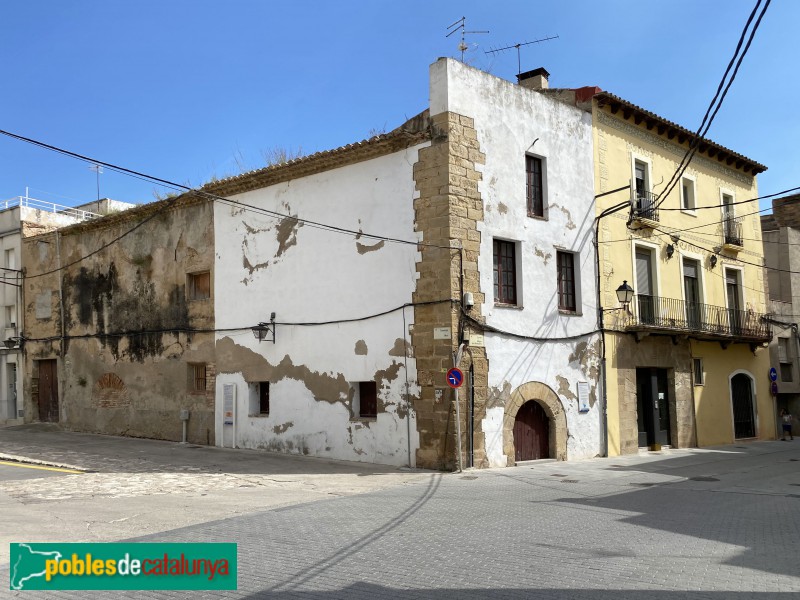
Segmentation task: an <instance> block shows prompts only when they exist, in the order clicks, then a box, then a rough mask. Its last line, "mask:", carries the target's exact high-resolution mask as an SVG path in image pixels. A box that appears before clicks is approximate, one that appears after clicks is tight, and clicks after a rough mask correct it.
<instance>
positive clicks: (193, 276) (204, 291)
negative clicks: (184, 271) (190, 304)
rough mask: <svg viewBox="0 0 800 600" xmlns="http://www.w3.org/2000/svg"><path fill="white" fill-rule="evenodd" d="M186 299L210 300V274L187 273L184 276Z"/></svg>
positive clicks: (206, 272)
mask: <svg viewBox="0 0 800 600" xmlns="http://www.w3.org/2000/svg"><path fill="white" fill-rule="evenodd" d="M186 297H187V298H188V299H189V300H205V299H206V298H211V273H210V272H209V271H204V272H202V273H189V274H188V275H187V276H186Z"/></svg>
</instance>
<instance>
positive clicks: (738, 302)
mask: <svg viewBox="0 0 800 600" xmlns="http://www.w3.org/2000/svg"><path fill="white" fill-rule="evenodd" d="M741 277H742V273H741V271H736V270H734V269H726V270H725V293H726V295H727V297H728V322H729V323H730V326H731V332H732V333H733V334H734V335H738V334H740V333H741V332H742V328H743V327H744V322H743V316H744V311H742V282H741Z"/></svg>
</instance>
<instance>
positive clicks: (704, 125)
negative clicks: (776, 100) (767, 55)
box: [655, 0, 772, 208]
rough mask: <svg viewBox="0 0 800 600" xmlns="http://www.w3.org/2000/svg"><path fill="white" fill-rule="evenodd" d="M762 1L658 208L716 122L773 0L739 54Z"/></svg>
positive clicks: (757, 3) (661, 196) (767, 1)
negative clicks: (734, 64)
mask: <svg viewBox="0 0 800 600" xmlns="http://www.w3.org/2000/svg"><path fill="white" fill-rule="evenodd" d="M761 1H762V0H757V2H756V5H755V7H754V8H753V10H752V12H751V13H750V16H749V17H748V19H747V23H746V24H745V26H744V29H742V34H741V36H740V37H739V42H738V43H737V45H736V51H735V52H734V54H733V57H732V58H731V60H730V62H729V63H728V67H727V68H726V69H725V73H724V74H723V76H722V79H721V80H720V83H719V86H718V87H717V92H716V94H714V98H713V99H712V100H711V103H710V104H709V106H708V109H707V110H706V114H705V115H704V116H703V120H702V122H701V123H700V127H698V129H697V131H696V132H695V134H694V137H693V138H692V141H691V142H690V144H689V149H688V150H687V151H686V154H685V155H684V158H683V159H682V160H681V162H680V164H679V165H678V168H677V169H676V171H675V173H673V175H672V177H670V180H669V181H668V182H667V186H666V187H665V188H664V191H663V192H661V194H659V195H658V197H657V199H656V204H655V208H658V207H659V206H661V205H662V204H663V203H664V202H665V201H666V199H667V197H668V196H669V194H670V193H671V192H672V190H673V189H674V188H675V186H676V185H677V184H678V182H679V181H680V178H681V176H682V175H683V173H684V172H685V171H686V169H687V167H688V166H689V163H690V162H691V160H692V158H693V157H694V155H695V153H696V152H697V146H698V145H699V142H700V139H701V138H702V137H704V136H705V135H706V133H708V130H709V129H710V128H711V124H712V123H713V122H714V118H715V117H716V115H717V112H719V109H720V108H721V106H722V103H723V102H724V101H725V97H726V96H727V94H728V90H729V89H730V87H731V85H732V84H733V82H734V80H735V79H736V75H737V73H738V72H739V67H740V66H741V64H742V61H743V60H744V57H745V56H746V55H747V52H748V50H749V49H750V44H751V43H752V42H753V38H754V37H755V34H756V31H758V27H759V25H760V24H761V20H762V19H763V18H764V15H765V14H766V12H767V9H768V8H769V5H770V2H771V1H772V0H766V3H765V4H764V8H763V9H762V11H761V13H760V14H759V16H758V18H757V19H756V22H755V25H754V26H753V29H752V31H751V32H750V35H749V37H748V40H747V44H746V45H745V47H744V50H742V52H741V54H739V51H740V50H741V48H742V42H743V40H744V38H745V36H746V35H747V30H748V29H749V27H750V24H751V23H752V21H753V18H754V16H755V14H756V13H757V12H758V10H759V8H760V6H761ZM737 56H738V58H737ZM734 62H736V66H735V68H734V69H733V73H732V74H731V77H730V79H729V80H728V82H727V84H726V83H725V80H726V78H727V77H728V73H730V71H731V66H732V65H733V63H734ZM723 86H724V88H725V89H724V90H722V88H723ZM721 90H722V94H721V95H720V91H721ZM717 99H719V102H717ZM715 104H716V107H714V105H715ZM712 110H713V112H712Z"/></svg>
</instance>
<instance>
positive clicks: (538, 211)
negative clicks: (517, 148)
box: [525, 156, 545, 219]
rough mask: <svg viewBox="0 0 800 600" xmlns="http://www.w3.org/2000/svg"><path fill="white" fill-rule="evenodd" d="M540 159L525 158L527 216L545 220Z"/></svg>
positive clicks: (533, 157)
mask: <svg viewBox="0 0 800 600" xmlns="http://www.w3.org/2000/svg"><path fill="white" fill-rule="evenodd" d="M543 166H544V163H543V162H542V159H541V158H537V157H535V156H526V157H525V180H526V195H527V199H528V216H529V217H538V218H540V219H543V218H545V212H544V185H543V183H544V182H543V176H542V167H543Z"/></svg>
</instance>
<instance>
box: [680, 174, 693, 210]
mask: <svg viewBox="0 0 800 600" xmlns="http://www.w3.org/2000/svg"><path fill="white" fill-rule="evenodd" d="M681 208H682V209H683V210H694V209H695V199H694V181H692V180H691V179H688V178H686V177H684V178H683V179H681Z"/></svg>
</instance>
